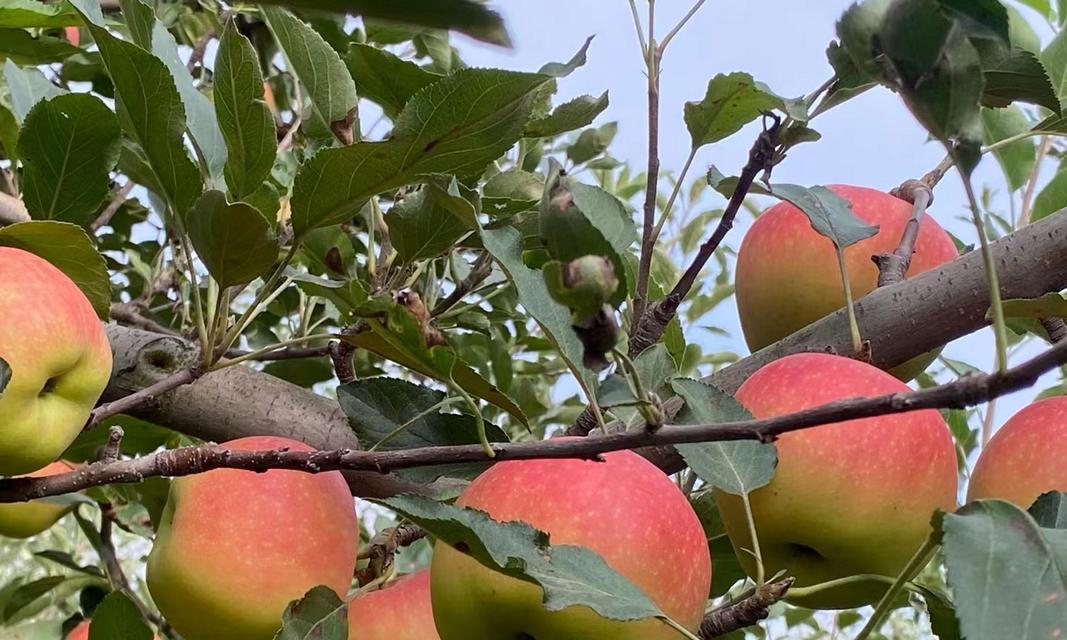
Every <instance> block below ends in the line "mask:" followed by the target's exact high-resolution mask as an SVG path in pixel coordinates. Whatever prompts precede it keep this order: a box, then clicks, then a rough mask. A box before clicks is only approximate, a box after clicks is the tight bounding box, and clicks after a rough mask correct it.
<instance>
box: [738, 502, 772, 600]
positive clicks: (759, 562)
mask: <svg viewBox="0 0 1067 640" xmlns="http://www.w3.org/2000/svg"><path fill="white" fill-rule="evenodd" d="M741 502H742V504H744V505H745V520H747V521H748V535H749V537H750V538H752V557H754V558H755V559H756V588H757V589H759V588H760V587H762V586H763V583H764V582H765V581H766V575H765V574H764V568H763V553H762V552H761V551H760V546H759V536H758V535H757V534H756V519H755V517H753V515H752V502H751V501H750V500H749V499H748V493H747V492H746V493H742V494H741Z"/></svg>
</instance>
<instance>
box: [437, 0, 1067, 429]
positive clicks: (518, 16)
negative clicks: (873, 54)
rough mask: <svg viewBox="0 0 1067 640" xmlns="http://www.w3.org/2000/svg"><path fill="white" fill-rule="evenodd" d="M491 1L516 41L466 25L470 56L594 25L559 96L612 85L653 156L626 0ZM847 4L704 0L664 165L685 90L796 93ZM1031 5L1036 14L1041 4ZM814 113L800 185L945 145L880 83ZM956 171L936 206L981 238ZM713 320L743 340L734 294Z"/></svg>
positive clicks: (980, 347)
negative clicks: (718, 80)
mask: <svg viewBox="0 0 1067 640" xmlns="http://www.w3.org/2000/svg"><path fill="white" fill-rule="evenodd" d="M493 4H494V7H495V8H496V9H498V10H499V11H501V13H502V14H503V15H504V16H505V19H506V21H507V25H508V28H509V29H510V31H511V34H512V38H513V40H514V43H515V47H514V48H513V49H511V50H503V49H499V48H493V47H489V46H485V45H481V44H478V43H474V42H471V41H470V40H467V39H462V37H461V36H460V37H457V38H458V39H459V46H460V48H461V50H462V51H463V54H464V59H465V60H466V62H467V63H468V64H470V65H473V66H496V67H506V68H512V69H522V70H535V69H537V68H538V67H539V66H540V65H541V64H542V63H544V62H547V61H555V60H565V59H567V58H569V57H570V56H571V54H572V53H573V52H574V51H575V50H576V49H577V48H578V47H579V46H580V45H581V43H582V42H583V41H584V39H585V38H586V37H588V36H589V35H594V34H595V36H596V38H595V39H594V41H593V44H592V46H591V48H590V51H589V62H588V64H586V65H585V66H584V67H582V68H581V69H579V70H578V71H576V72H575V73H574V74H573V75H571V76H570V77H568V78H566V79H565V80H563V81H562V82H561V83H560V92H559V95H558V99H559V100H560V101H563V100H565V99H568V98H570V97H572V96H575V95H579V94H583V93H589V94H594V95H596V94H599V93H600V92H602V91H604V90H607V91H609V93H610V97H611V106H610V108H609V110H608V111H607V112H606V113H605V114H603V115H602V116H601V118H600V120H598V122H606V121H610V120H615V121H618V122H619V134H618V136H617V137H616V139H615V143H614V144H613V146H612V153H613V155H615V157H617V158H619V159H622V160H626V161H629V162H630V163H632V164H633V165H634V166H635V168H637V169H643V168H644V163H645V145H646V135H647V127H646V118H647V116H646V102H645V101H646V82H645V76H644V67H643V61H642V60H641V56H640V53H639V51H638V47H637V40H636V34H635V30H634V26H633V22H632V19H631V16H630V12H629V9H628V5H627V2H626V0H592V1H587V2H584V3H579V2H573V1H564V0H541V1H538V2H523V1H520V0H512V1H509V2H496V3H493ZM850 4H851V1H849V0H820V1H819V2H796V1H795V0H761V1H759V2H751V1H750V2H727V1H726V0H710V1H709V2H707V3H706V4H705V5H704V7H703V8H702V9H701V10H700V12H699V13H698V14H697V15H696V16H695V17H694V18H693V19H692V20H691V21H690V23H689V24H688V25H687V26H686V28H685V29H684V31H682V32H681V34H680V35H679V36H678V37H677V38H675V39H674V40H673V42H672V43H671V45H670V48H669V49H668V51H667V55H666V57H665V59H664V62H663V75H662V90H661V121H660V131H661V133H660V140H661V163H662V166H663V168H664V169H665V170H673V171H678V170H679V169H680V168H681V165H682V163H683V161H684V160H685V157H686V155H687V153H688V150H689V136H688V133H687V132H686V130H685V126H684V123H683V122H682V118H681V114H682V104H683V103H684V102H685V101H687V100H699V99H700V98H701V97H702V96H703V94H704V90H705V88H706V85H707V81H708V80H709V79H710V78H711V77H712V76H714V75H715V74H716V73H721V72H730V71H746V72H749V73H751V74H752V75H753V76H754V77H755V78H756V79H757V80H760V81H762V82H765V83H766V84H767V85H769V86H770V87H771V88H772V89H773V90H774V91H776V92H778V93H780V94H782V95H786V96H798V95H802V94H805V93H808V92H810V91H812V90H813V89H815V88H816V87H817V86H819V85H820V84H821V83H822V82H823V81H825V80H826V79H828V78H829V77H830V76H831V73H832V70H831V68H830V66H829V64H828V63H827V62H826V56H825V50H826V46H827V44H828V43H829V42H830V41H831V40H832V39H833V38H834V23H835V22H836V20H837V18H838V17H839V16H840V14H841V13H842V12H843V11H844V10H845V9H846V8H848V6H849V5H850ZM638 6H639V8H640V9H641V10H642V11H646V8H647V4H646V2H645V0H639V1H638ZM690 6H691V3H690V2H688V1H684V2H683V1H681V0H661V1H660V2H659V3H657V17H656V24H657V33H658V34H660V36H661V37H662V35H663V34H664V33H666V32H667V31H668V30H669V29H670V28H671V27H673V25H674V24H675V23H676V22H677V21H678V19H679V18H680V17H681V16H682V15H683V14H684V13H685V12H686V11H687V10H688V8H689V7H690ZM1027 16H1028V18H1035V15H1034V14H1033V13H1028V14H1027ZM1030 22H1031V24H1033V26H1034V27H1035V28H1036V29H1037V30H1038V32H1039V33H1042V34H1047V33H1048V29H1047V28H1044V29H1043V28H1042V27H1043V25H1042V24H1041V21H1040V19H1031V20H1030ZM1046 40H1047V37H1046ZM814 127H815V128H816V129H817V130H818V131H820V132H821V133H822V135H823V139H822V140H821V141H820V142H818V143H816V144H809V145H802V146H800V147H798V148H796V149H794V150H793V151H792V152H791V154H790V156H789V158H787V159H786V161H785V162H784V163H782V164H781V165H779V166H778V167H777V168H776V169H775V172H774V179H775V180H776V181H780V182H792V183H798V184H803V185H814V184H828V183H847V184H857V185H863V186H869V187H874V188H879V189H889V188H892V187H894V186H896V185H898V184H900V182H901V181H903V180H904V179H906V178H912V177H915V178H917V177H920V176H921V175H922V174H924V173H925V172H927V171H929V170H930V169H932V168H933V167H934V166H935V165H936V164H937V163H938V162H939V161H940V160H941V158H942V157H943V154H944V152H943V150H942V148H941V147H940V145H939V144H937V143H933V142H928V140H927V134H926V132H925V131H924V130H923V129H922V128H921V127H920V126H919V125H918V124H917V123H916V122H915V120H914V119H913V118H912V116H911V114H910V113H909V112H908V111H907V109H905V107H904V106H903V104H902V103H901V101H900V99H899V98H898V97H897V96H895V95H894V94H892V93H891V92H889V91H887V90H885V89H881V88H878V89H874V90H871V91H868V92H867V93H865V94H864V95H862V96H860V97H858V98H856V99H854V100H852V101H851V102H849V103H847V104H846V105H843V106H841V107H838V108H836V109H834V110H831V111H830V112H828V113H827V114H825V115H823V116H820V117H819V119H818V120H816V121H815V123H814ZM752 131H754V130H751V129H750V130H749V131H746V132H742V133H739V134H738V135H736V136H734V137H732V138H730V139H729V140H726V141H724V142H721V143H718V144H716V145H714V146H711V147H705V148H704V149H702V150H701V152H700V153H699V155H698V156H697V160H696V162H695V165H694V167H693V169H692V171H691V174H690V175H691V176H699V175H701V173H702V172H703V170H704V169H706V167H707V166H708V165H711V164H714V165H716V166H718V167H719V168H721V169H722V170H723V171H724V172H726V173H728V174H729V173H731V172H733V173H736V172H737V170H738V169H739V168H740V166H741V165H742V164H743V162H744V159H745V157H746V154H747V151H748V148H749V145H750V144H751V141H752V139H753V133H752ZM1051 172H1052V168H1051V167H1046V168H1045V174H1046V175H1050V174H1051ZM975 184H976V186H982V185H988V186H990V187H992V188H993V189H997V190H1001V191H1003V189H1004V187H1003V180H1002V178H1001V174H1000V170H999V168H998V166H997V164H996V162H995V161H993V159H992V158H987V159H986V160H985V161H984V162H983V163H982V165H981V166H980V167H979V169H978V171H977V172H976V174H975ZM960 185H961V183H960V180H959V177H958V176H957V175H956V174H954V173H953V174H949V175H948V176H946V177H945V179H944V180H943V181H942V182H941V184H940V185H939V186H938V188H937V190H936V204H935V205H934V207H933V208H932V209H931V213H932V215H934V216H935V217H936V218H937V219H938V221H939V222H940V223H941V224H942V225H944V226H946V227H947V228H949V229H950V230H951V231H952V232H953V233H955V234H957V235H958V236H959V237H961V238H963V239H965V240H966V241H967V242H973V241H976V236H975V233H974V230H973V228H972V227H970V226H969V224H967V223H964V222H961V221H959V220H957V219H956V218H957V217H958V216H961V215H965V214H966V213H967V212H966V209H965V206H966V203H965V199H964V196H963V189H962V187H961V186H960ZM1000 201H1001V202H1004V200H1003V199H1001V200H1000ZM709 204H710V202H709ZM747 223H748V220H747V219H746V220H744V221H742V224H740V225H739V226H738V227H735V229H734V231H733V235H732V236H731V239H732V243H733V244H734V246H737V244H738V243H739V241H740V238H741V237H742V235H743V234H744V232H745V230H746V226H747ZM712 324H715V325H718V326H721V327H724V328H726V329H727V330H729V331H730V332H731V333H732V336H733V338H732V339H726V338H722V337H718V336H712V335H711V334H708V333H706V332H703V331H699V330H696V331H690V332H689V333H688V337H689V338H690V339H692V340H698V341H700V342H701V343H702V344H703V345H704V346H705V351H719V350H735V351H737V352H738V353H742V354H743V353H746V351H745V347H744V344H743V342H742V341H741V340H740V335H741V334H740V330H739V326H738V323H737V315H736V310H735V309H734V307H733V305H732V304H730V305H723V306H722V307H720V308H719V309H717V310H716V311H715V312H714V314H713V317H712ZM992 345H993V340H992V334H991V333H990V332H989V331H982V332H979V333H977V334H974V335H973V336H969V337H967V338H964V339H961V340H959V341H957V342H955V343H953V344H952V345H950V346H949V347H948V348H947V349H946V351H945V354H946V355H947V356H949V357H953V358H958V359H962V360H965V361H967V362H970V363H972V364H974V365H976V366H978V367H980V368H982V369H984V370H990V369H991V367H992V362H993V346H992ZM1038 350H1040V345H1038V344H1036V343H1035V344H1034V345H1032V346H1031V348H1029V349H1027V350H1026V351H1023V352H1021V353H1020V354H1019V355H1018V356H1016V359H1015V360H1013V361H1014V362H1018V361H1019V359H1021V358H1022V357H1025V355H1026V354H1027V353H1034V352H1036V351H1038ZM1054 383H1055V377H1054V376H1052V375H1050V376H1046V377H1045V378H1044V379H1043V380H1042V381H1041V382H1039V384H1038V386H1037V387H1036V388H1035V389H1033V390H1027V391H1023V392H1019V393H1016V394H1014V395H1013V396H1010V397H1007V398H1003V399H1001V401H1000V403H999V408H998V410H997V420H996V424H1000V423H1002V422H1003V421H1004V420H1005V419H1006V418H1007V417H1009V416H1010V415H1011V414H1012V413H1014V412H1015V411H1017V410H1018V409H1019V408H1021V407H1022V406H1023V405H1024V404H1026V403H1028V402H1029V401H1031V400H1032V399H1033V397H1034V396H1035V395H1036V394H1037V392H1038V391H1040V390H1041V389H1044V388H1046V387H1048V386H1051V385H1052V384H1054Z"/></svg>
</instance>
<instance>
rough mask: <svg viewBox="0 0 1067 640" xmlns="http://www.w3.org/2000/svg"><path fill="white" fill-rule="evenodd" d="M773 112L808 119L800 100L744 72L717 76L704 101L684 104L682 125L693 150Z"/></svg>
mask: <svg viewBox="0 0 1067 640" xmlns="http://www.w3.org/2000/svg"><path fill="white" fill-rule="evenodd" d="M772 109H778V110H779V111H782V112H784V113H786V114H788V115H791V116H793V118H794V119H795V120H800V121H804V120H807V113H806V110H805V108H804V102H803V100H788V99H786V98H783V97H781V96H779V95H778V94H776V93H774V92H773V91H771V90H770V88H769V87H767V85H765V84H763V83H762V82H757V81H755V80H754V79H753V78H752V76H750V75H749V74H747V73H742V72H734V73H730V74H721V73H720V74H719V75H717V76H715V77H714V78H712V79H711V81H709V82H708V89H707V92H706V93H705V94H704V99H703V100H701V101H700V102H686V103H685V125H686V127H687V128H688V129H689V136H690V138H691V139H692V145H693V148H694V149H695V148H697V147H702V146H704V145H706V144H711V143H713V142H718V141H719V140H722V139H724V138H727V137H729V136H731V135H733V134H735V133H737V132H738V131H740V130H741V127H743V126H745V125H746V124H748V123H749V122H752V121H753V120H755V119H756V118H758V117H759V116H760V114H761V113H764V112H767V111H771V110H772Z"/></svg>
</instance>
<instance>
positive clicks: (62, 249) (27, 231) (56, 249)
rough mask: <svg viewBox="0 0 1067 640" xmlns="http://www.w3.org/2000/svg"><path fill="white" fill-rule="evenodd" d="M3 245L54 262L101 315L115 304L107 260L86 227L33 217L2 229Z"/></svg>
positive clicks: (106, 314) (104, 317) (102, 316)
mask: <svg viewBox="0 0 1067 640" xmlns="http://www.w3.org/2000/svg"><path fill="white" fill-rule="evenodd" d="M0 246H2V247H15V248H16V249H22V250H23V251H28V252H30V253H32V254H34V255H37V256H40V257H41V258H44V259H45V260H47V261H48V262H51V263H52V264H53V265H55V267H56V268H57V269H59V270H60V271H62V272H63V273H65V274H66V275H67V277H68V278H70V279H71V280H73V281H74V284H76V285H78V288H79V289H81V290H82V293H84V294H85V297H87V298H88V299H89V302H90V303H92V305H93V309H94V310H95V311H96V314H97V315H98V316H100V318H101V319H103V320H106V319H107V317H108V311H109V310H110V308H111V280H110V278H109V277H108V272H107V263H105V262H104V257H103V256H101V255H100V253H99V252H97V250H96V247H94V246H93V241H92V240H90V239H89V236H88V235H86V234H85V231H84V230H83V229H82V228H81V227H79V226H78V225H75V224H70V223H69V222H57V221H54V220H31V221H30V222H19V223H16V224H13V225H10V226H7V227H4V228H2V229H0Z"/></svg>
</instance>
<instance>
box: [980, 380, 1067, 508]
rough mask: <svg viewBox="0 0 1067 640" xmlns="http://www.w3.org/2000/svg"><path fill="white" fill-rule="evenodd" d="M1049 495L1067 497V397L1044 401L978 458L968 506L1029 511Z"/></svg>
mask: <svg viewBox="0 0 1067 640" xmlns="http://www.w3.org/2000/svg"><path fill="white" fill-rule="evenodd" d="M1048 491H1065V492H1067V396H1055V397H1052V398H1045V399H1044V400H1038V401H1037V402H1035V403H1033V404H1031V405H1027V406H1026V407H1023V409H1022V410H1021V411H1019V413H1016V414H1015V415H1014V416H1012V417H1011V419H1010V420H1008V421H1007V422H1005V423H1004V426H1002V427H1001V428H1000V430H999V431H997V433H996V435H994V436H993V437H992V438H991V439H990V440H989V444H988V445H986V448H985V449H984V450H983V451H982V454H981V455H980V456H978V462H976V463H975V465H974V473H972V474H971V483H970V486H968V488H967V500H968V501H970V500H980V499H982V498H1000V499H1002V500H1010V501H1012V502H1014V503H1015V504H1017V505H1019V506H1020V507H1022V508H1023V509H1028V508H1029V507H1030V505H1032V504H1033V503H1034V500H1037V497H1038V496H1040V495H1041V494H1042V493H1046V492H1048Z"/></svg>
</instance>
